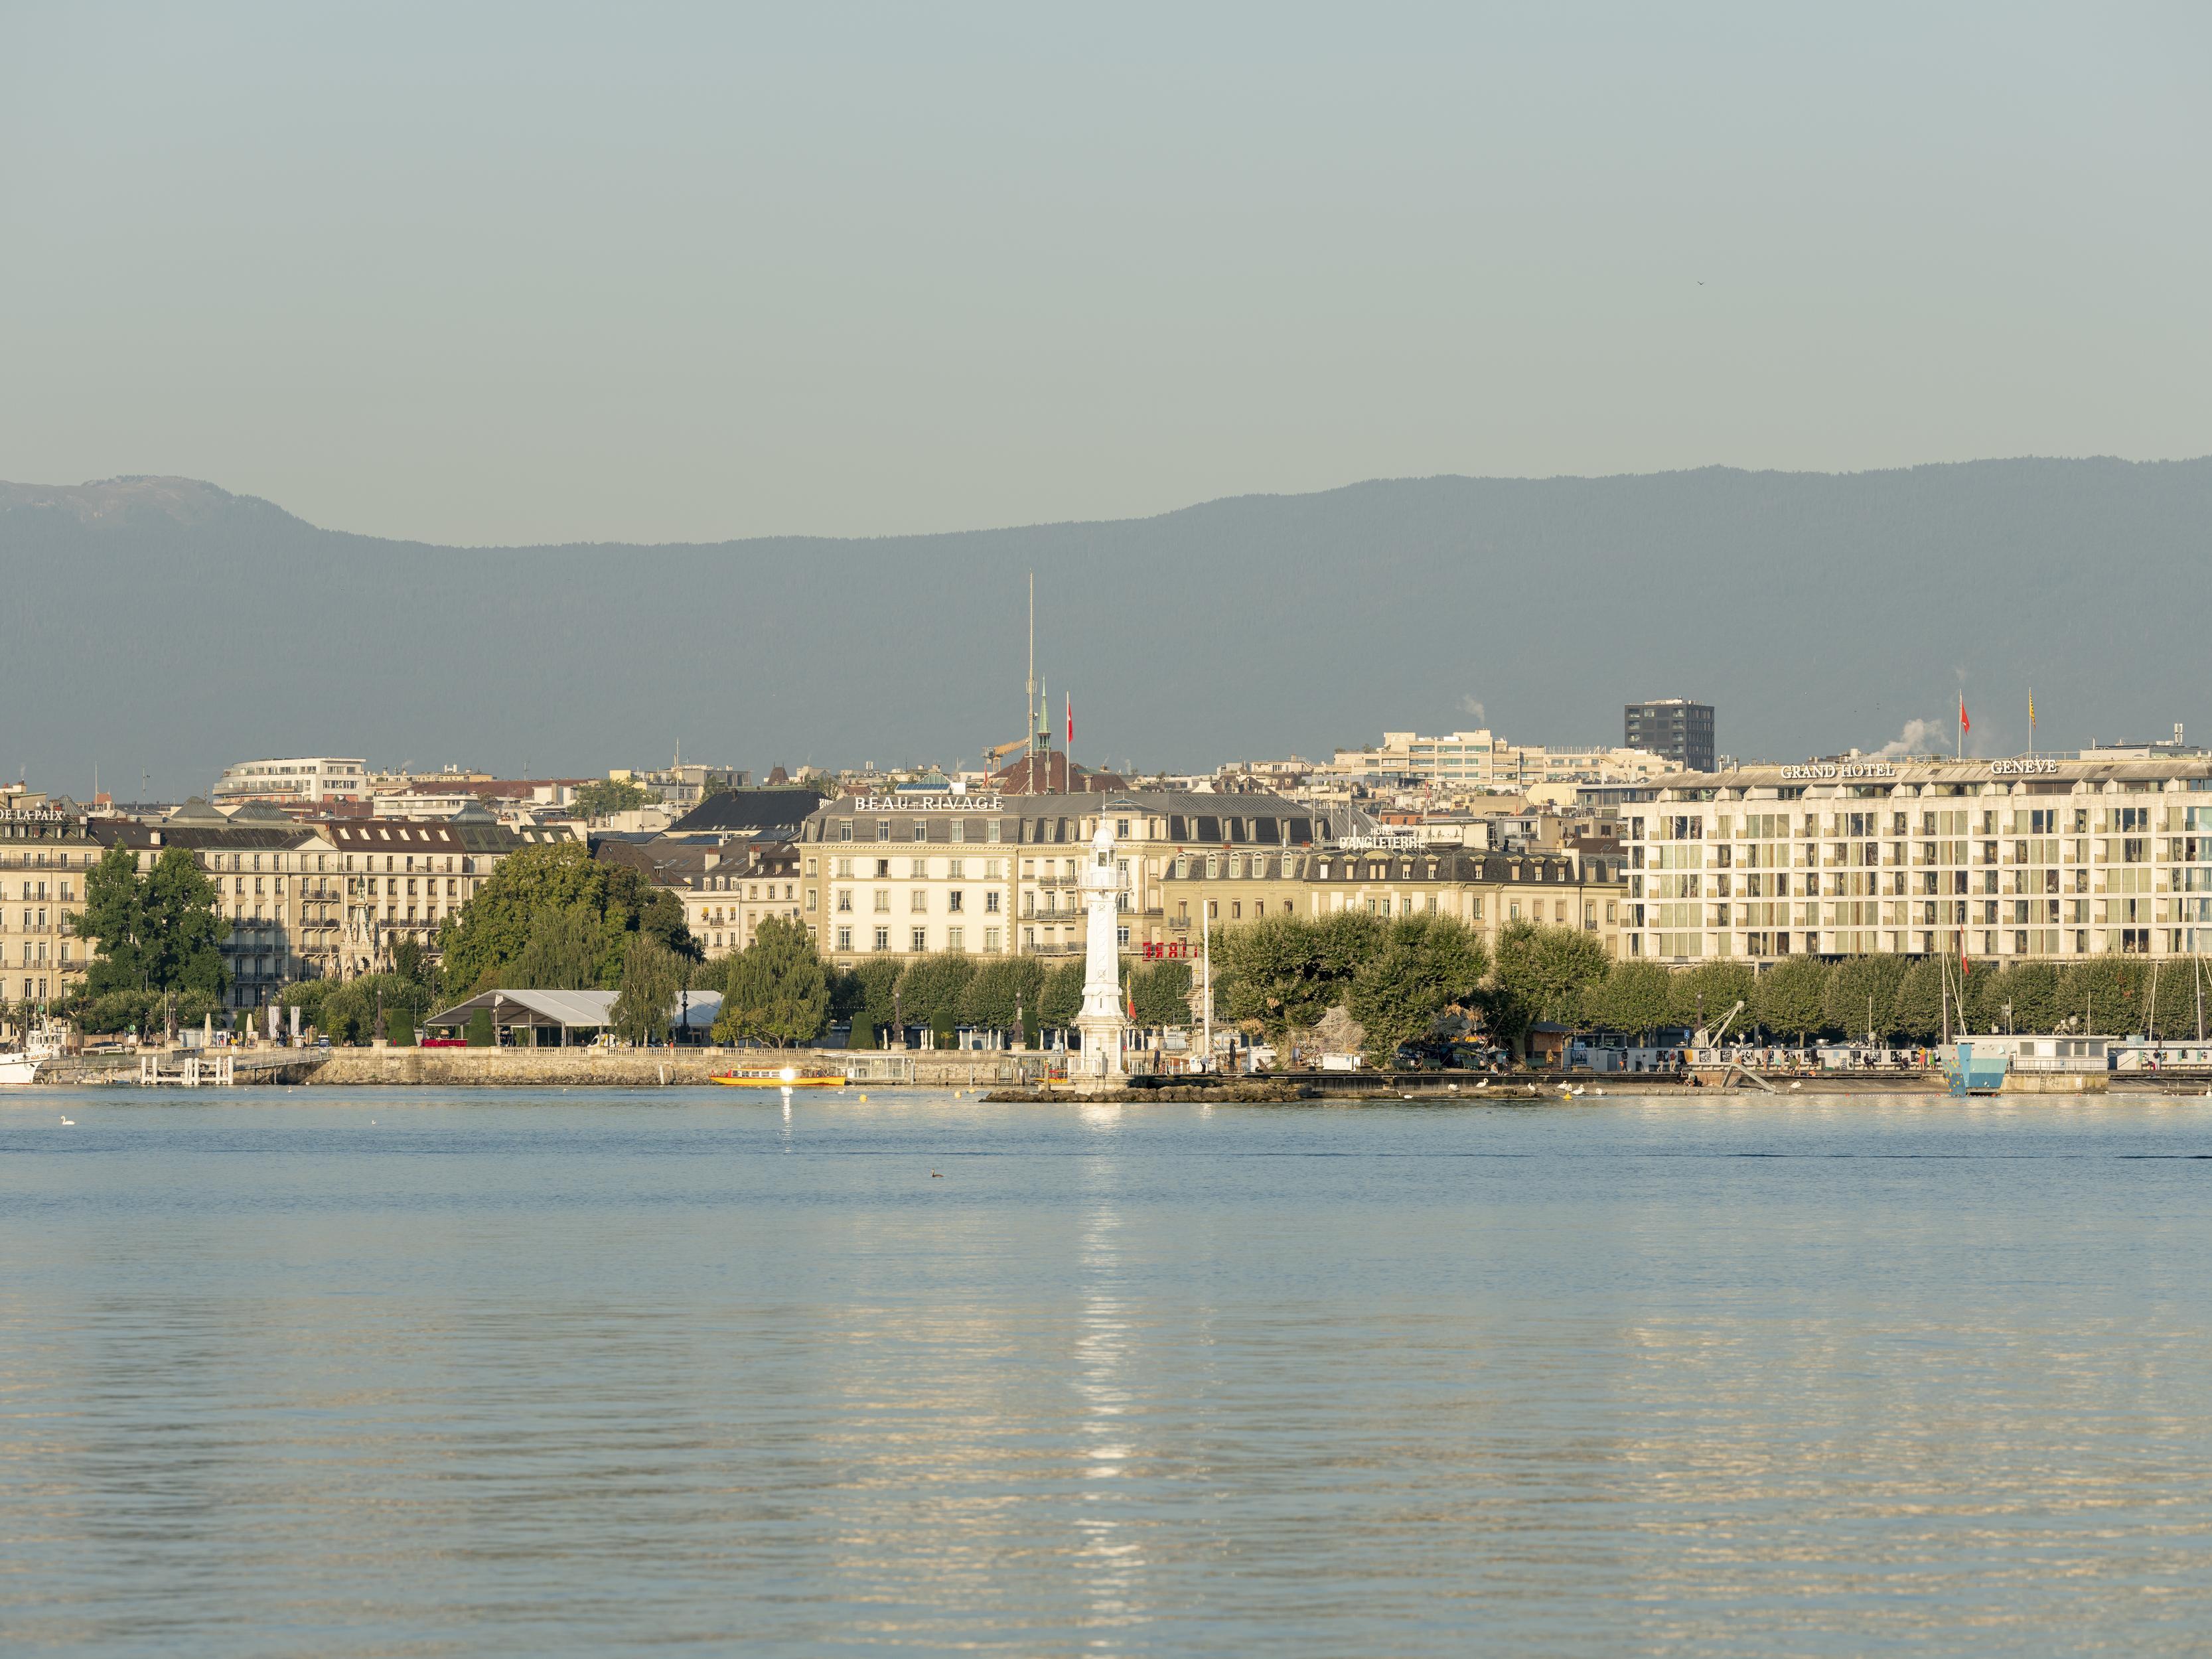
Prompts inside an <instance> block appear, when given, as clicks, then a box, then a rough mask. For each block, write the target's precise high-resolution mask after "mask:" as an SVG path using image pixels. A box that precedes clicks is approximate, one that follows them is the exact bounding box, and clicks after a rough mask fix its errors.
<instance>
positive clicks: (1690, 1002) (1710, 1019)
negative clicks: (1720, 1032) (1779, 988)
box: [1665, 962, 1758, 1036]
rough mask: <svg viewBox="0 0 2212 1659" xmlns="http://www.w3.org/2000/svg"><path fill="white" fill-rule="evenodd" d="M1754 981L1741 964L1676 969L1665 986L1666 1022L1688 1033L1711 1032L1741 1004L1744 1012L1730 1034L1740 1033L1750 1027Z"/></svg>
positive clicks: (1704, 963) (1709, 963)
mask: <svg viewBox="0 0 2212 1659" xmlns="http://www.w3.org/2000/svg"><path fill="white" fill-rule="evenodd" d="M1757 978H1758V976H1757V975H1755V974H1753V972H1752V970H1751V969H1749V968H1747V967H1746V966H1745V965H1744V964H1743V963H1740V962H1701V963H1699V964H1698V965H1697V966H1696V967H1694V968H1682V969H1676V970H1675V971H1674V974H1673V975H1672V976H1671V977H1670V979H1669V981H1668V1003H1667V1019H1666V1022H1665V1023H1666V1024H1669V1025H1681V1026H1686V1027H1687V1028H1688V1029H1690V1030H1697V1029H1698V1028H1699V1026H1700V1025H1702V1026H1704V1027H1705V1029H1706V1030H1713V1029H1714V1028H1715V1027H1717V1026H1718V1025H1719V1024H1720V1023H1721V1021H1722V1020H1723V1019H1724V1018H1727V1017H1728V1011H1729V1009H1731V1008H1733V1007H1735V1005H1736V1004H1737V1003H1738V1002H1741V1003H1742V1004H1743V1006H1744V1008H1743V1012H1742V1013H1741V1014H1738V1015H1737V1016H1736V1023H1735V1025H1734V1026H1732V1027H1731V1028H1730V1035H1731V1036H1733V1035H1735V1033H1737V1032H1740V1031H1742V1030H1746V1029H1747V1027H1748V1026H1749V1024H1750V1015H1751V1004H1752V996H1753V991H1754V989H1755V988H1756V987H1755V981H1756V980H1757Z"/></svg>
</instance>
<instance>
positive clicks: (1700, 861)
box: [1620, 756, 2212, 963]
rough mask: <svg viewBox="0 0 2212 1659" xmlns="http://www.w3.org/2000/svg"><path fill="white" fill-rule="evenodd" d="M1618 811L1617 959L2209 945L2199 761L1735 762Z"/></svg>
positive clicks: (2179, 952)
mask: <svg viewBox="0 0 2212 1659" xmlns="http://www.w3.org/2000/svg"><path fill="white" fill-rule="evenodd" d="M1620 814H1621V819H1622V825H1621V829H1622V840H1623V845H1624V848H1625V850H1626V853H1627V855H1628V865H1629V867H1628V872H1627V878H1628V889H1629V890H1628V896H1627V897H1628V908H1629V912H1630V921H1629V922H1628V923H1627V925H1626V927H1625V929H1624V932H1625V933H1626V938H1627V941H1628V944H1627V953H1628V954H1629V955H1632V956H1640V957H1648V958H1652V959H1656V960H1658V961H1662V962H1669V963H1682V962H1695V961H1699V960H1701V959H1711V958H1713V957H1737V958H1743V959H1747V960H1750V961H1753V962H1754V963H1755V962H1759V961H1765V960H1771V959H1773V958H1776V957H1785V956H1791V955H1818V956H1829V957H1835V956H1853V955H1860V954H1864V953H1868V952H1883V951H1886V952H1895V953H1899V954H1913V955H1919V954H1926V953H1929V952H1937V951H1941V952H1950V953H1955V952H1959V951H1964V952H1965V953H1966V955H1968V956H1969V957H1982V958H1997V959H2001V960H2021V961H2047V960H2056V961H2067V960H2072V959H2076V958H2079V957H2089V956H2097V955H2101V954H2103V953H2106V952H2108V951H2109V952H2116V953H2124V954H2128V955H2137V956H2154V957H2159V956H2185V955H2197V954H2202V953H2204V952H2207V951H2212V757H2194V758H2191V757H2178V758H2170V759H2169V758H2148V759H2125V758H2116V759H2089V760H2079V759H2067V760H2061V759H2055V758H2047V757H2040V756H2038V757H2014V758H2009V759H2001V760H1967V761H1943V760H1917V761H1881V760H1860V759H1854V760H1848V761H1836V762H1819V763H1807V764H1805V765H1802V766H1747V767H1742V768H1740V769H1734V770H1730V771H1725V772H1714V773H1678V774H1675V775H1671V776H1669V777H1668V778H1666V779H1664V780H1662V781H1661V782H1660V783H1659V784H1658V785H1657V786H1656V787H1654V788H1653V789H1652V790H1651V792H1650V799H1642V800H1635V801H1631V802H1628V803H1626V804H1624V805H1621V806H1620Z"/></svg>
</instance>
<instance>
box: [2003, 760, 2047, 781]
mask: <svg viewBox="0 0 2212 1659" xmlns="http://www.w3.org/2000/svg"><path fill="white" fill-rule="evenodd" d="M2057 769H2058V763H2057V761H2055V760H2044V759H2041V758H2040V757H2039V758H2037V759H2034V760H1993V761H1991V762H1990V776H1991V777H1993V778H2012V777H2018V776H2020V775H2021V774H2022V773H2026V772H2056V771H2057Z"/></svg>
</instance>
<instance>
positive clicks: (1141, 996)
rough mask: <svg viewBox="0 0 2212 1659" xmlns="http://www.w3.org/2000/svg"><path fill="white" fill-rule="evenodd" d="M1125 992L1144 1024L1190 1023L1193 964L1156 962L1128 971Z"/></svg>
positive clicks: (1137, 1017)
mask: <svg viewBox="0 0 2212 1659" xmlns="http://www.w3.org/2000/svg"><path fill="white" fill-rule="evenodd" d="M1123 994H1124V995H1125V996H1126V997H1127V999H1128V1001H1129V1004H1130V1005H1131V1006H1133V1007H1134V1008H1135V1009H1136V1021H1137V1024H1139V1025H1141V1026H1153V1025H1188V1024H1190V964H1189V963H1188V962H1155V963H1148V964H1146V965H1143V966H1137V967H1132V968H1131V969H1129V970H1128V975H1127V989H1126V990H1125V991H1124V993H1123Z"/></svg>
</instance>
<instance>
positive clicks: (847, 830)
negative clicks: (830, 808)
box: [837, 818, 853, 841]
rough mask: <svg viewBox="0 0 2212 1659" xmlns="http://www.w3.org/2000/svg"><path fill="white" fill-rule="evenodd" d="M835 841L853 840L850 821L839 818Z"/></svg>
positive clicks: (851, 821) (851, 822)
mask: <svg viewBox="0 0 2212 1659" xmlns="http://www.w3.org/2000/svg"><path fill="white" fill-rule="evenodd" d="M837 839H838V840H839V841H850V840H852V839H853V820H852V819H850V818H840V819H839V820H838V821H837Z"/></svg>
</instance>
